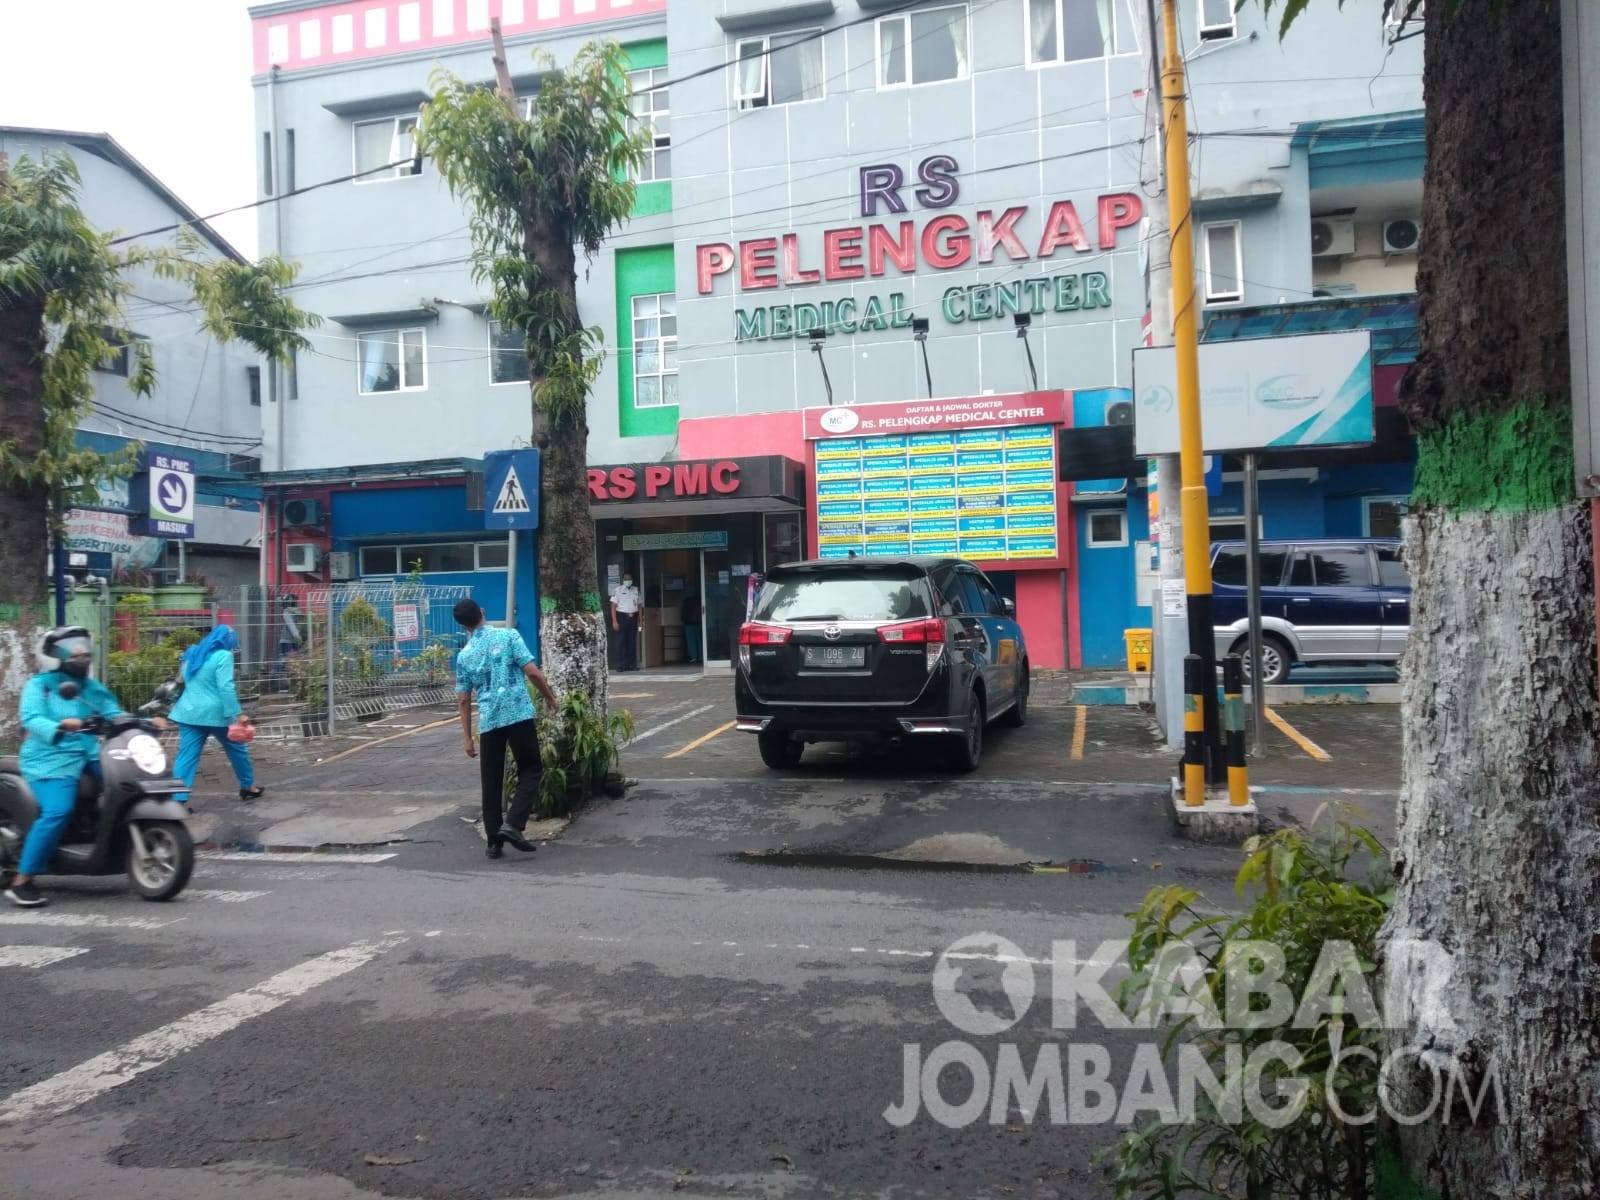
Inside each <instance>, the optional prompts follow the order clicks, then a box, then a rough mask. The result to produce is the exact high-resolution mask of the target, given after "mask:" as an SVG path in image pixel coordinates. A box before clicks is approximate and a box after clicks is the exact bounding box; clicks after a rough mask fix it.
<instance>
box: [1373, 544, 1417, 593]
mask: <svg viewBox="0 0 1600 1200" xmlns="http://www.w3.org/2000/svg"><path fill="white" fill-rule="evenodd" d="M1373 548H1374V549H1375V550H1376V551H1377V552H1378V586H1379V587H1386V588H1410V587H1411V574H1410V572H1408V571H1407V570H1406V564H1405V560H1404V559H1402V558H1401V557H1400V551H1399V550H1398V549H1397V548H1396V547H1394V546H1375V547H1373Z"/></svg>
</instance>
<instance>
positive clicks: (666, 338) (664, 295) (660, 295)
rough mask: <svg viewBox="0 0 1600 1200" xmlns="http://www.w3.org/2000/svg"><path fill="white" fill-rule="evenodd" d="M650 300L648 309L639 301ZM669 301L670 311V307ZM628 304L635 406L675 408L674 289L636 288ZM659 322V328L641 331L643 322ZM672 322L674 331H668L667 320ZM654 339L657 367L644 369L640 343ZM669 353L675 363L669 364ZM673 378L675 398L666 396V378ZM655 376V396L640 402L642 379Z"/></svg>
mask: <svg viewBox="0 0 1600 1200" xmlns="http://www.w3.org/2000/svg"><path fill="white" fill-rule="evenodd" d="M641 300H643V301H648V302H650V305H651V307H650V309H649V311H646V312H643V313H641V312H640V309H639V302H640V301H641ZM668 305H670V311H668ZM628 308H629V311H630V314H631V316H632V319H633V406H634V407H635V408H675V407H677V404H678V399H677V395H678V298H677V296H676V295H675V294H674V293H672V292H637V293H635V294H634V295H633V296H631V297H629V301H628ZM652 320H653V321H655V322H656V332H655V333H654V334H650V335H645V334H641V333H640V324H641V322H648V321H652ZM668 320H670V321H671V322H672V332H671V333H670V334H668V333H666V332H665V322H666V321H668ZM641 342H645V343H654V347H655V368H654V369H653V370H649V371H645V370H641V369H640V364H641V363H642V362H643V360H644V357H645V356H644V355H643V354H641V353H640V344H641ZM669 353H670V355H671V358H672V366H671V369H670V370H669V369H668V367H667V358H668V354H669ZM669 378H670V379H671V380H672V392H673V398H672V399H671V400H668V399H667V380H668V379H669ZM645 379H653V380H655V394H656V398H655V399H654V400H652V401H649V402H648V403H640V400H639V395H640V387H639V383H640V381H641V380H645Z"/></svg>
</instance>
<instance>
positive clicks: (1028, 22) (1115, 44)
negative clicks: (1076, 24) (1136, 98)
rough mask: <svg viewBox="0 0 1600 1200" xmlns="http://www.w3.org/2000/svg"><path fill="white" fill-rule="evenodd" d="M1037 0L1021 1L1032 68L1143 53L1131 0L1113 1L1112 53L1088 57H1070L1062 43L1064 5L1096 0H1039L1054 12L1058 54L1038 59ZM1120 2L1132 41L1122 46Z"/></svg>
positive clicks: (1025, 43)
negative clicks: (1036, 35)
mask: <svg viewBox="0 0 1600 1200" xmlns="http://www.w3.org/2000/svg"><path fill="white" fill-rule="evenodd" d="M1034 2H1035V0H1023V3H1022V41H1023V47H1022V48H1023V60H1024V62H1025V63H1026V64H1027V68H1028V70H1030V71H1035V70H1044V69H1048V68H1050V67H1061V66H1066V65H1068V64H1069V63H1085V62H1104V61H1105V60H1106V59H1108V58H1125V57H1127V56H1129V55H1134V54H1139V53H1141V48H1140V46H1139V32H1138V31H1139V26H1138V24H1137V23H1136V22H1135V21H1134V12H1133V7H1132V5H1131V3H1130V2H1129V0H1110V12H1111V52H1110V53H1109V54H1095V55H1091V56H1088V57H1085V58H1067V57H1066V49H1067V48H1066V46H1065V45H1063V42H1062V39H1063V37H1064V28H1065V13H1064V12H1063V8H1064V6H1065V5H1068V4H1093V3H1094V2H1095V0H1039V2H1041V3H1046V4H1049V5H1050V6H1051V7H1052V9H1053V12H1054V16H1053V20H1054V25H1055V47H1054V50H1055V53H1054V57H1051V58H1039V57H1036V56H1035V54H1034V48H1033V46H1034V42H1033V9H1034ZM1118 5H1121V7H1122V10H1123V15H1124V16H1125V17H1126V18H1127V21H1128V41H1129V42H1131V43H1132V44H1131V45H1130V46H1129V47H1127V48H1123V46H1122V45H1121V39H1120V38H1119V37H1118V32H1119V26H1118V23H1117V7H1118Z"/></svg>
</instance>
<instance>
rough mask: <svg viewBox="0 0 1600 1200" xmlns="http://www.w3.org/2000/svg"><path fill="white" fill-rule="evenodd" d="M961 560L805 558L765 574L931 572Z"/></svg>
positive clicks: (943, 557)
mask: <svg viewBox="0 0 1600 1200" xmlns="http://www.w3.org/2000/svg"><path fill="white" fill-rule="evenodd" d="M963 561H964V560H963V559H959V558H951V557H949V556H948V555H939V554H888V555H868V554H861V555H857V556H856V557H855V558H807V559H802V560H800V561H798V562H788V563H783V564H782V565H780V566H776V567H772V568H771V569H769V570H768V572H767V574H768V575H771V574H773V573H774V572H777V571H837V570H849V569H850V568H852V567H875V568H879V569H881V568H884V567H899V568H902V569H905V568H910V569H911V570H914V571H932V570H934V569H935V568H937V567H942V566H955V565H958V564H960V563H961V562H963Z"/></svg>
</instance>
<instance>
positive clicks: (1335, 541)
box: [1211, 537, 1400, 546]
mask: <svg viewBox="0 0 1600 1200" xmlns="http://www.w3.org/2000/svg"><path fill="white" fill-rule="evenodd" d="M1211 544H1212V545H1213V546H1243V545H1244V544H1245V541H1244V539H1243V538H1228V539H1226V540H1225V541H1217V542H1212V543H1211ZM1399 544H1400V539H1399V538H1385V537H1314V538H1302V537H1275V538H1262V539H1261V540H1260V541H1259V542H1258V543H1257V545H1261V546H1398V545H1399Z"/></svg>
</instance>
